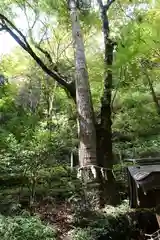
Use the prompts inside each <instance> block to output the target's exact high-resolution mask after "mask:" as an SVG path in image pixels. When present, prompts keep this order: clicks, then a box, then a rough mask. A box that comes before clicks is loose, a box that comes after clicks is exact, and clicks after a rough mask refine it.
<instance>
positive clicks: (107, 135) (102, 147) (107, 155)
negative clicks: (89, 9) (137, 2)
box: [97, 0, 119, 204]
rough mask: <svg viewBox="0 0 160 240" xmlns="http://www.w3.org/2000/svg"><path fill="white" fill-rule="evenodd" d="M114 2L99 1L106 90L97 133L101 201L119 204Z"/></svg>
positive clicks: (102, 99) (102, 100) (104, 90)
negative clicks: (111, 11) (111, 31)
mask: <svg viewBox="0 0 160 240" xmlns="http://www.w3.org/2000/svg"><path fill="white" fill-rule="evenodd" d="M112 2H114V0H113V1H112V0H110V1H108V4H106V5H103V3H102V0H98V3H99V6H100V11H101V20H102V25H103V36H104V47H105V56H104V63H105V73H104V75H105V76H104V89H103V96H102V98H101V123H100V125H99V129H98V132H97V160H98V163H99V165H100V166H103V168H105V169H107V180H105V179H103V178H102V179H101V182H102V183H101V185H100V190H101V199H102V203H103V201H104V202H107V203H108V204H117V203H118V202H119V193H118V191H117V189H116V181H115V178H114V175H113V172H112V167H113V149H112V110H111V104H112V103H111V95H112V64H113V49H114V43H113V42H112V40H110V39H109V21H108V16H107V11H108V9H109V7H110V5H111V4H112Z"/></svg>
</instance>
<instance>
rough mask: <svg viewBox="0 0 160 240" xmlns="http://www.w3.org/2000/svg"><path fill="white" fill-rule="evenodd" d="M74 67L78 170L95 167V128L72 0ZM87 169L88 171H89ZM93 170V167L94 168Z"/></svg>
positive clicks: (77, 17) (72, 1) (83, 53)
mask: <svg viewBox="0 0 160 240" xmlns="http://www.w3.org/2000/svg"><path fill="white" fill-rule="evenodd" d="M69 7H70V13H71V22H72V34H73V40H74V50H75V67H76V78H75V84H76V105H77V114H78V127H79V140H80V144H79V163H80V169H79V171H80V172H83V173H84V171H85V172H86V170H87V169H88V170H89V169H90V170H91V169H92V168H93V167H95V168H96V166H97V156H96V129H95V123H94V112H93V105H92V100H91V92H90V86H89V77H88V71H87V65H86V57H85V50H84V43H83V38H82V33H81V28H80V23H79V13H78V10H77V7H76V3H75V1H74V0H70V1H69ZM90 170H89V171H90ZM94 170H95V169H94ZM95 171H96V170H95Z"/></svg>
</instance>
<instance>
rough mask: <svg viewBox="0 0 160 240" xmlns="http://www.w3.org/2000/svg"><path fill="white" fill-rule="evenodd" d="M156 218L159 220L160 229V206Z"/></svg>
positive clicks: (157, 208)
mask: <svg viewBox="0 0 160 240" xmlns="http://www.w3.org/2000/svg"><path fill="white" fill-rule="evenodd" d="M156 218H157V222H158V226H159V228H160V205H157V207H156Z"/></svg>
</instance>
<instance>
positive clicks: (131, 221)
mask: <svg viewBox="0 0 160 240" xmlns="http://www.w3.org/2000/svg"><path fill="white" fill-rule="evenodd" d="M47 171H48V170H47ZM57 175H58V176H57ZM120 176H122V174H120ZM7 177H8V175H7ZM42 180H43V181H42ZM22 182H24V179H21V178H20V179H19V177H18V178H17V179H16V177H13V178H10V179H9V178H8V179H6V178H4V177H3V178H2V176H1V179H0V184H1V190H0V214H2V215H3V216H6V217H8V216H11V217H14V216H22V217H23V216H24V217H25V216H38V217H39V218H40V219H41V221H42V223H43V224H45V225H49V226H51V227H52V228H54V229H55V230H56V232H57V238H56V239H57V240H61V239H63V240H72V239H73V240H106V239H113V240H129V239H130V240H131V239H132V240H137V239H138V240H143V239H145V238H144V233H148V234H151V233H153V232H155V231H156V230H157V229H158V225H157V221H156V217H155V215H154V213H152V211H148V210H145V211H144V210H142V209H141V210H139V211H138V210H137V211H135V210H131V209H130V208H129V203H128V200H127V193H125V194H124V191H125V189H124V188H121V189H120V191H121V192H122V193H123V194H122V195H123V197H122V199H123V200H122V202H121V204H120V205H119V206H117V207H111V206H107V207H105V208H104V209H102V210H99V211H94V210H92V209H91V207H90V206H89V205H85V202H84V196H83V190H82V187H81V184H80V183H79V181H78V180H77V179H76V177H75V176H74V175H73V176H71V175H70V173H68V172H67V171H66V172H64V171H63V174H62V173H61V174H60V172H58V174H57V173H56V174H55V175H54V174H53V173H52V174H51V178H50V176H49V178H48V177H47V179H46V177H45V178H44V177H43V179H42V178H40V180H39V182H38V183H37V185H36V188H35V196H34V203H32V204H31V205H30V204H29V203H30V195H31V190H30V188H29V187H27V186H28V185H27V184H24V185H22ZM124 198H126V199H124ZM26 240H27V239H26ZM44 240H45V239H44Z"/></svg>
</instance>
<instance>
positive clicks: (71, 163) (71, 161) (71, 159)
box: [70, 152, 73, 171]
mask: <svg viewBox="0 0 160 240" xmlns="http://www.w3.org/2000/svg"><path fill="white" fill-rule="evenodd" d="M70 167H71V171H73V152H71V158H70Z"/></svg>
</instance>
